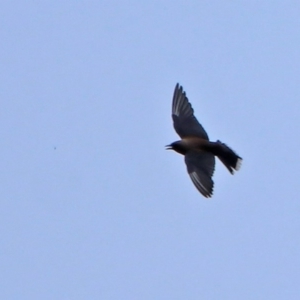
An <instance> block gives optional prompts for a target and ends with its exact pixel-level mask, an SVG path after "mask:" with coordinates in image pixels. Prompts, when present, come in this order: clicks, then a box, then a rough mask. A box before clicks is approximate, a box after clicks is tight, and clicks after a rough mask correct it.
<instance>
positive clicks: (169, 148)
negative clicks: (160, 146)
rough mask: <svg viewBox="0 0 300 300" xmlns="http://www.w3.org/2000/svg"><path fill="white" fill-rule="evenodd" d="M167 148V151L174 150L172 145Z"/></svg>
mask: <svg viewBox="0 0 300 300" xmlns="http://www.w3.org/2000/svg"><path fill="white" fill-rule="evenodd" d="M165 147H166V150H173V147H172V146H171V145H167V146H165Z"/></svg>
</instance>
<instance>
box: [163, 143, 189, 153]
mask: <svg viewBox="0 0 300 300" xmlns="http://www.w3.org/2000/svg"><path fill="white" fill-rule="evenodd" d="M166 150H174V151H176V152H178V153H180V154H183V155H185V153H186V148H185V147H184V144H183V142H182V141H176V142H174V143H172V144H170V145H167V146H166Z"/></svg>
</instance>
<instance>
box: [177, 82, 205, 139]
mask: <svg viewBox="0 0 300 300" xmlns="http://www.w3.org/2000/svg"><path fill="white" fill-rule="evenodd" d="M172 118H173V122H174V128H175V130H176V132H177V133H178V135H179V136H180V137H181V138H184V137H188V136H195V137H199V138H202V139H205V140H208V135H207V133H206V131H205V130H204V128H203V127H202V126H201V124H200V123H199V122H198V120H197V119H196V117H195V116H194V110H193V108H192V105H191V103H190V102H189V100H188V98H187V96H186V94H185V92H184V91H183V88H182V86H180V85H179V84H178V83H177V84H176V87H175V90H174V95H173V103H172Z"/></svg>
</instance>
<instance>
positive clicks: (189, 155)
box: [167, 84, 242, 197]
mask: <svg viewBox="0 0 300 300" xmlns="http://www.w3.org/2000/svg"><path fill="white" fill-rule="evenodd" d="M172 118H173V123H174V128H175V130H176V132H177V133H178V135H179V136H180V137H181V140H179V141H176V142H174V143H172V144H170V145H168V146H167V149H170V150H174V151H176V152H178V153H180V154H182V155H184V156H185V163H186V165H187V171H188V173H189V175H190V177H191V180H192V181H193V183H194V185H195V186H196V188H197V189H198V190H199V191H200V193H201V194H202V195H203V196H205V197H211V196H212V193H213V185H214V182H213V180H212V176H213V173H214V169H215V156H217V157H218V158H219V159H220V160H221V161H222V163H223V164H224V165H225V166H226V168H227V169H228V170H229V172H230V173H231V174H233V172H234V170H238V169H239V168H240V165H241V161H242V159H241V157H239V156H238V155H237V154H236V153H235V152H234V151H233V150H231V149H230V148H229V147H228V146H227V145H225V144H223V143H222V142H220V141H216V142H211V141H209V138H208V135H207V133H206V132H205V130H204V128H203V127H202V125H201V124H200V123H199V122H198V120H197V119H196V117H195V116H194V110H193V108H192V106H191V104H190V103H189V101H188V98H187V97H186V94H185V92H184V91H183V88H182V87H181V86H179V84H177V85H176V87H175V91H174V96H173V103H172Z"/></svg>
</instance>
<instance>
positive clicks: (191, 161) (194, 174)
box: [185, 151, 215, 198]
mask: <svg viewBox="0 0 300 300" xmlns="http://www.w3.org/2000/svg"><path fill="white" fill-rule="evenodd" d="M185 163H186V166H187V171H188V173H189V175H190V177H191V179H192V181H193V183H194V185H195V187H196V188H197V189H198V191H199V192H200V193H201V194H202V195H203V196H204V197H207V198H208V197H211V196H212V194H213V187H214V182H213V180H212V179H211V177H212V175H213V173H214V170H215V157H214V155H213V154H211V153H207V152H198V151H189V152H188V153H187V154H186V155H185Z"/></svg>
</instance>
